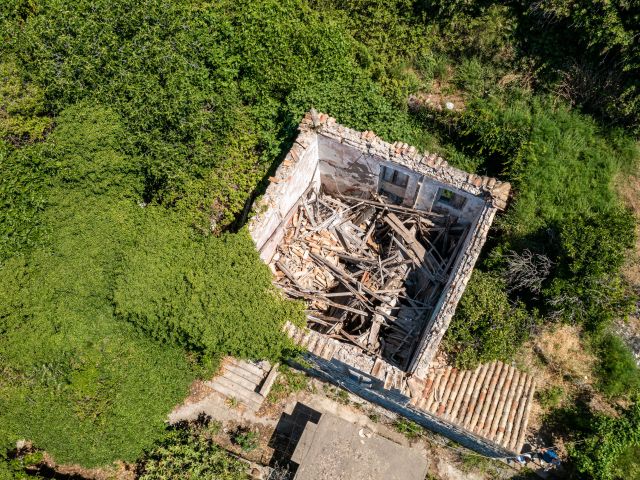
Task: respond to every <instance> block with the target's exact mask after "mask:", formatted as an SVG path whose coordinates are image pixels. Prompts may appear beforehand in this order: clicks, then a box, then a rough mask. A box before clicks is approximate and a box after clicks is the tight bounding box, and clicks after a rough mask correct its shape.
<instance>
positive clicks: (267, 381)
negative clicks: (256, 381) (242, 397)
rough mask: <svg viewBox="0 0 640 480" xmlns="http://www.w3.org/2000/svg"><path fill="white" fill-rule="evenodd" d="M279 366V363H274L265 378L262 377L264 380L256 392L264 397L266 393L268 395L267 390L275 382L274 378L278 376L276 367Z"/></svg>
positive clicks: (268, 390)
mask: <svg viewBox="0 0 640 480" xmlns="http://www.w3.org/2000/svg"><path fill="white" fill-rule="evenodd" d="M279 366H280V364H279V363H276V364H275V365H274V366H273V367H272V368H271V371H270V372H269V373H268V374H267V378H265V379H264V382H262V385H260V390H259V391H258V393H259V394H260V395H262V396H263V397H266V396H267V395H269V392H270V391H271V387H272V386H273V384H274V383H275V381H276V378H278V367H279Z"/></svg>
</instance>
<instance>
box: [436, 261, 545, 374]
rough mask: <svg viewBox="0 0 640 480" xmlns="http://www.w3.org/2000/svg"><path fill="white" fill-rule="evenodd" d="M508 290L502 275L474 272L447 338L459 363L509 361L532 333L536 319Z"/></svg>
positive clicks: (448, 347) (449, 349)
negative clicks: (515, 300) (514, 299)
mask: <svg viewBox="0 0 640 480" xmlns="http://www.w3.org/2000/svg"><path fill="white" fill-rule="evenodd" d="M505 290H506V288H505V284H504V281H503V280H502V279H501V278H500V277H499V276H497V275H495V274H492V273H486V272H483V271H481V270H475V271H474V272H473V275H472V276H471V280H470V281H469V284H468V285H467V289H466V290H465V293H464V295H463V296H462V299H461V301H460V304H459V305H458V309H457V310H456V314H455V316H454V318H453V320H452V322H451V324H450V325H449V329H448V330H447V333H446V334H445V338H444V344H443V345H444V348H445V351H446V352H447V353H449V354H450V355H452V356H453V360H454V362H455V364H456V366H458V367H460V368H473V367H475V366H476V365H477V364H478V363H482V362H488V361H491V360H503V361H508V360H510V359H511V357H512V356H513V354H514V353H515V352H516V351H517V350H518V348H519V347H520V345H521V344H522V343H523V342H524V341H525V340H526V339H527V338H528V337H529V334H530V332H531V328H532V326H533V325H532V324H533V319H532V318H531V316H530V315H529V314H528V313H527V312H526V311H525V310H524V309H523V306H522V305H518V304H516V305H511V303H510V302H509V299H508V297H507V294H506V291H505Z"/></svg>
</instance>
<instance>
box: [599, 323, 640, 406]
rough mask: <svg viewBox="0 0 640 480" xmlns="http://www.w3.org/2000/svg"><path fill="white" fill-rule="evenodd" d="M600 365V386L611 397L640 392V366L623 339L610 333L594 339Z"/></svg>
mask: <svg viewBox="0 0 640 480" xmlns="http://www.w3.org/2000/svg"><path fill="white" fill-rule="evenodd" d="M594 343H596V349H597V353H598V359H599V361H600V365H599V368H598V372H597V373H598V377H599V382H600V384H599V388H600V390H602V392H604V393H605V394H606V395H608V396H609V397H620V396H623V395H631V394H633V393H637V392H640V368H638V366H637V364H636V361H635V358H634V357H633V354H632V353H631V352H630V351H629V348H628V347H627V346H626V345H625V344H624V343H623V341H622V340H621V339H620V338H619V337H617V336H615V335H612V334H610V333H608V334H605V335H603V336H602V337H600V338H598V339H597V340H595V341H594Z"/></svg>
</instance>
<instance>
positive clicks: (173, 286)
mask: <svg viewBox="0 0 640 480" xmlns="http://www.w3.org/2000/svg"><path fill="white" fill-rule="evenodd" d="M57 123H58V126H57V128H56V129H55V131H54V132H53V133H52V134H51V136H50V137H49V139H48V140H47V142H45V143H43V144H40V145H35V146H33V147H28V148H25V149H23V150H21V151H19V152H17V153H16V154H15V155H19V157H18V158H24V159H26V160H27V161H26V162H25V165H38V168H39V172H40V177H39V178H40V179H41V180H44V184H45V185H46V186H47V188H46V191H45V190H44V188H43V189H42V195H43V205H44V206H43V207H42V208H41V211H39V212H38V213H37V214H36V215H35V216H36V219H37V224H38V225H39V226H40V227H41V230H42V231H43V232H45V234H43V235H41V236H40V237H39V239H38V240H37V241H34V242H33V245H32V247H31V250H30V252H29V255H22V256H10V257H8V258H7V259H6V260H5V261H4V262H3V264H2V266H1V267H0V299H1V305H0V332H2V335H1V337H0V338H1V339H0V359H1V362H0V363H1V364H2V368H3V374H2V376H1V377H0V378H1V380H0V403H1V404H2V408H1V409H0V425H1V427H0V438H2V442H3V444H4V443H5V441H8V439H13V441H15V439H17V438H29V439H31V440H33V441H34V442H35V444H36V445H37V446H38V447H39V448H43V449H46V450H47V451H48V452H49V453H51V454H52V455H53V456H54V458H55V460H56V461H57V462H60V463H64V462H70V463H82V464H84V465H87V466H92V465H103V464H108V463H110V462H111V461H113V460H115V459H123V460H129V461H133V460H135V459H136V458H137V457H138V455H139V454H140V452H141V450H142V449H143V448H145V447H148V446H150V445H151V443H152V442H153V440H154V439H155V438H157V436H158V435H160V434H161V433H162V430H163V428H164V427H163V424H164V418H165V415H166V414H167V413H168V411H169V410H170V409H171V408H172V406H173V405H175V404H177V403H178V402H179V401H180V400H181V399H182V398H183V396H184V395H185V394H186V391H187V386H188V384H189V383H190V382H191V381H192V380H193V378H194V377H195V376H196V375H197V374H199V373H203V370H202V365H204V366H206V365H209V366H210V367H209V368H213V367H215V359H216V358H217V357H218V356H219V355H222V354H225V353H234V354H236V355H239V356H254V357H256V356H262V357H264V356H271V357H277V356H279V355H280V354H282V351H283V349H285V348H287V346H288V343H287V342H286V340H285V337H284V335H283V334H281V333H280V332H281V325H282V322H283V321H284V320H285V319H286V318H291V319H292V320H294V321H295V320H296V318H297V316H296V315H298V314H299V309H298V307H297V306H295V305H293V304H289V303H285V302H284V301H283V300H282V299H280V298H279V297H277V296H276V295H275V294H274V292H273V290H272V287H271V284H270V282H269V277H268V274H267V273H266V271H265V269H266V267H265V266H264V265H261V264H260V263H259V259H258V258H257V253H256V252H255V249H254V248H253V245H252V243H251V241H250V240H249V239H248V238H247V235H246V233H243V234H241V235H236V236H234V237H229V236H226V237H222V238H214V237H196V236H194V235H193V232H192V230H190V228H189V226H188V225H186V224H185V223H184V222H181V221H180V219H179V218H176V216H175V214H171V213H170V212H166V211H165V210H164V208H163V207H160V206H157V205H149V206H146V207H144V208H142V207H141V206H140V205H144V204H142V203H140V202H141V198H140V194H141V192H142V190H143V187H142V182H141V181H140V177H139V176H138V175H137V174H136V165H137V164H139V163H138V161H137V158H136V157H134V156H131V155H128V154H127V153H126V151H127V149H128V148H129V144H128V142H127V138H126V134H125V133H124V132H125V131H124V129H123V126H122V124H121V122H120V121H119V118H118V116H117V115H115V114H114V112H113V111H111V110H109V109H105V108H103V107H88V106H86V105H79V106H77V107H74V108H71V109H68V110H66V111H65V112H63V114H61V115H60V116H59V117H58V119H57ZM9 161H10V162H11V161H15V160H14V158H11V157H10V159H9ZM29 178H30V177H26V178H20V177H18V178H16V179H15V181H28V180H29ZM152 249H156V250H157V252H156V255H152V254H151V253H152ZM207 275H209V276H207ZM150 276H153V279H151V277H150ZM214 280H216V281H215V282H214ZM225 282H231V283H225ZM233 282H237V283H235V284H233ZM125 289H129V290H128V291H126V292H125ZM216 302H223V303H216ZM213 307H216V308H213ZM224 307H226V308H227V309H228V310H225V308H224ZM134 327H137V331H136V329H135V328H134ZM140 332H147V333H149V334H150V335H143V334H142V333H140ZM150 337H153V338H155V339H156V340H160V341H163V342H164V344H161V343H159V342H158V341H154V340H152V338H150ZM256 338H261V340H260V342H254V339H256ZM179 347H183V348H179ZM185 350H186V352H185ZM187 352H193V353H196V354H198V355H199V356H200V357H201V359H202V362H201V363H200V364H195V363H193V361H192V360H190V359H189V357H188V356H187ZM61 438H64V439H65V440H64V441H60V439H61ZM5 439H7V440H5Z"/></svg>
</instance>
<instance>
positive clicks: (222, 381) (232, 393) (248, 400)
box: [206, 376, 263, 409]
mask: <svg viewBox="0 0 640 480" xmlns="http://www.w3.org/2000/svg"><path fill="white" fill-rule="evenodd" d="M206 385H207V386H209V387H211V388H213V389H214V390H216V391H218V392H220V393H222V394H223V395H225V396H226V397H229V398H235V399H236V400H238V401H239V402H242V403H244V404H245V405H247V406H248V407H252V408H255V409H258V408H259V407H260V405H261V404H262V400H263V397H262V396H260V394H258V393H256V392H253V391H251V390H247V389H246V388H244V387H242V386H240V385H238V384H236V383H234V382H233V381H231V380H229V379H228V378H226V377H224V376H220V377H216V378H215V379H213V380H212V381H211V382H206Z"/></svg>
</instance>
